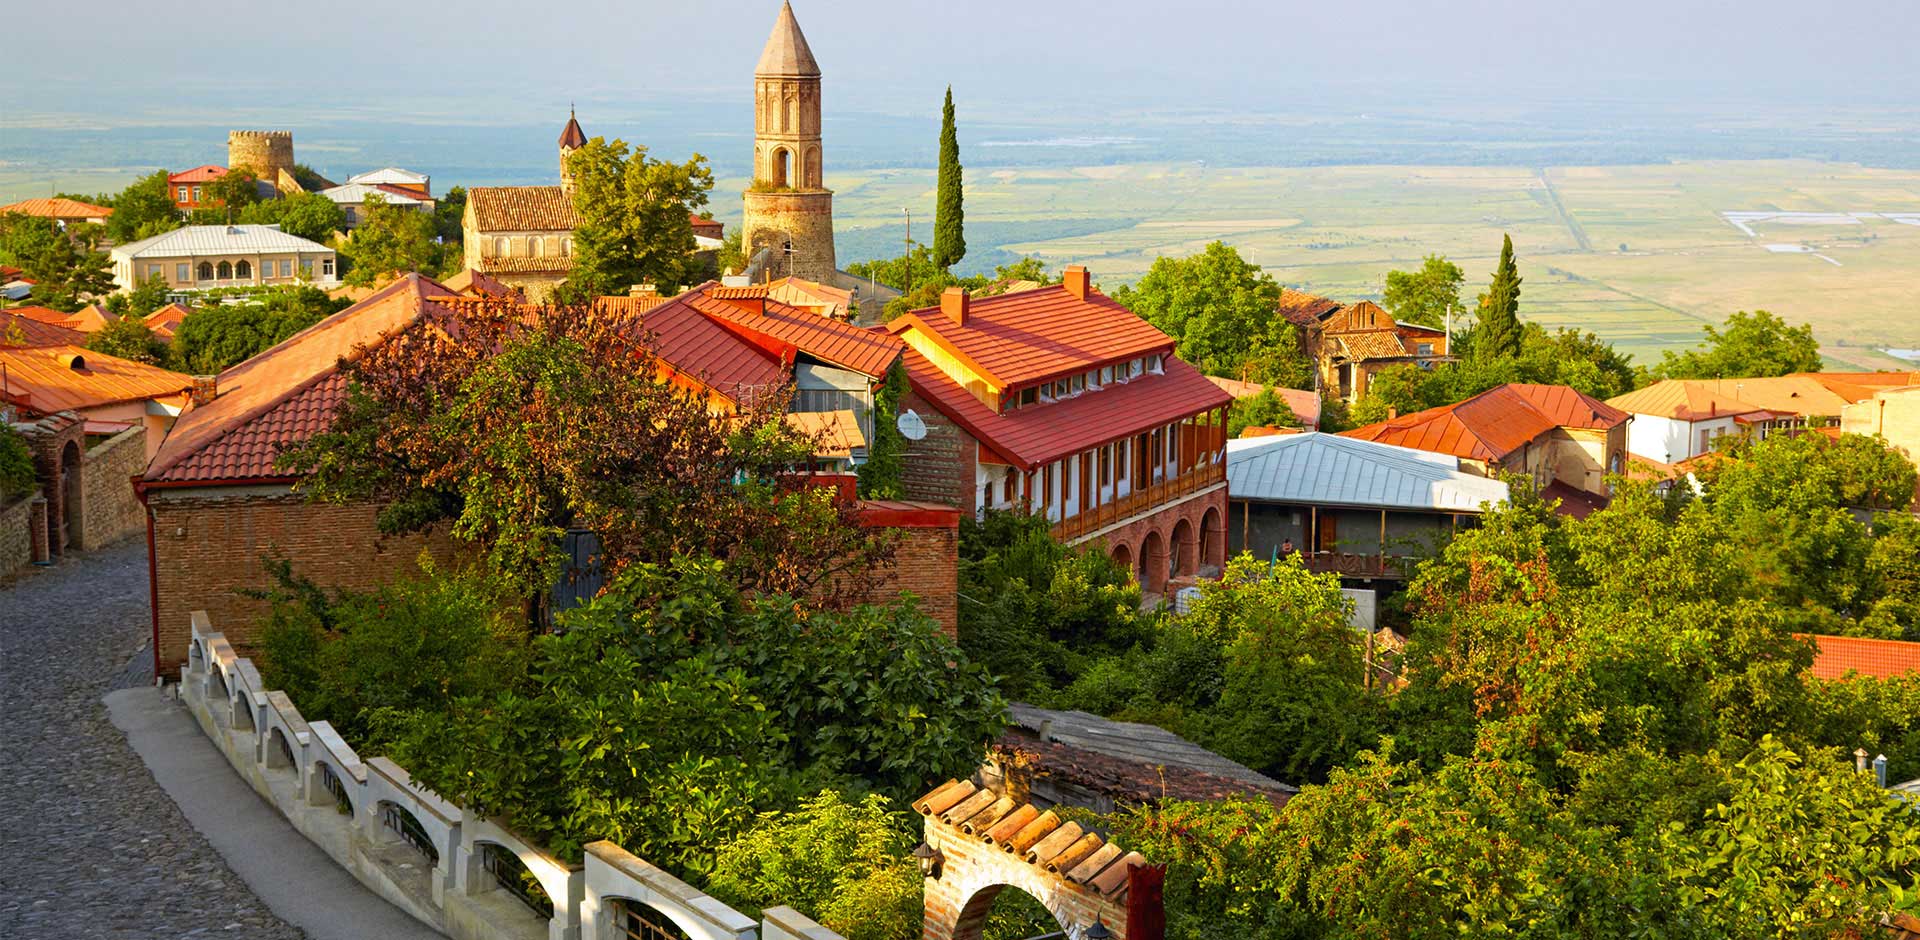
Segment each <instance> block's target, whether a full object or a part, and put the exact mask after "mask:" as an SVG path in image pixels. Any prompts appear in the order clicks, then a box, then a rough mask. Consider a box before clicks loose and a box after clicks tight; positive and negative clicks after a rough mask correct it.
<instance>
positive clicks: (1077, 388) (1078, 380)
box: [1068, 375, 1087, 395]
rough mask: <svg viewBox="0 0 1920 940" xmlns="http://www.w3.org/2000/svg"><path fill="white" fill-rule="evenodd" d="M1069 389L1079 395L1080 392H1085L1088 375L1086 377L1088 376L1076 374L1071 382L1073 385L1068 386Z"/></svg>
mask: <svg viewBox="0 0 1920 940" xmlns="http://www.w3.org/2000/svg"><path fill="white" fill-rule="evenodd" d="M1068 390H1069V391H1071V392H1073V394H1075V395H1078V394H1080V393H1081V392H1084V391H1086V390H1087V377H1086V376H1084V375H1076V376H1074V377H1073V380H1072V384H1071V385H1070V386H1069V388H1068Z"/></svg>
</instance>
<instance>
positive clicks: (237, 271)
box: [147, 258, 333, 284]
mask: <svg viewBox="0 0 1920 940" xmlns="http://www.w3.org/2000/svg"><path fill="white" fill-rule="evenodd" d="M278 268H279V271H280V273H279V275H278V276H279V277H292V276H293V259H292V258H281V259H280V260H279V262H278ZM164 270H165V268H164V267H163V266H161V265H157V264H150V265H147V277H149V278H155V277H159V276H160V275H161V272H162V271H164ZM274 270H275V262H274V260H273V259H271V258H269V259H266V260H263V261H261V262H260V277H261V278H262V279H265V278H269V277H274V276H275V275H274ZM300 276H301V277H304V278H309V279H310V278H312V277H313V262H311V261H302V262H300ZM320 276H321V277H322V278H329V277H332V276H333V259H332V258H322V259H320ZM195 280H201V281H235V280H238V281H251V280H253V262H251V261H248V260H247V259H245V258H242V259H240V260H239V261H234V262H227V261H222V262H220V263H219V264H215V263H213V262H211V261H202V262H200V266H199V267H198V268H197V269H196V268H195V267H194V266H193V264H192V263H190V262H186V261H181V262H178V263H176V264H174V266H173V282H174V283H175V284H189V283H192V282H193V281H195Z"/></svg>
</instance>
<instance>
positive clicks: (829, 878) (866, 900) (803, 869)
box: [707, 790, 921, 940]
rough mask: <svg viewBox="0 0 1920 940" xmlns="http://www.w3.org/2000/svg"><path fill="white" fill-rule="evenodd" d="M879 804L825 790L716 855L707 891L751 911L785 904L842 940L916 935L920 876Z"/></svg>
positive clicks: (899, 827)
mask: <svg viewBox="0 0 1920 940" xmlns="http://www.w3.org/2000/svg"><path fill="white" fill-rule="evenodd" d="M891 805H892V804H891V803H889V802H888V800H887V799H886V798H885V797H882V796H879V795H877V794H875V795H869V796H868V797H867V798H866V799H864V800H861V801H859V802H849V801H847V800H846V799H844V798H843V797H842V796H841V795H840V794H838V793H836V792H834V791H832V790H823V791H821V792H820V793H819V794H818V795H817V796H814V797H813V798H811V799H809V800H807V801H805V802H803V803H801V804H800V806H799V807H798V808H796V809H793V810H791V811H789V812H785V813H775V814H772V815H770V816H768V817H767V818H765V819H763V820H761V821H760V822H759V823H758V824H757V825H755V826H754V828H753V829H751V830H749V831H748V832H747V833H746V834H745V835H742V836H741V837H740V838H738V839H735V840H734V841H733V842H730V843H728V844H727V845H726V846H724V847H723V848H721V850H720V852H719V855H718V858H717V860H716V863H715V865H714V871H713V876H712V877H711V878H710V879H709V880H708V882H707V890H708V891H710V892H712V893H713V894H714V896H716V897H718V898H720V899H721V900H722V901H725V902H726V903H728V904H730V905H733V906H734V907H737V908H742V909H745V910H749V911H757V910H762V909H764V908H767V907H770V906H774V905H778V904H786V905H789V906H791V907H793V908H794V909H796V910H798V911H800V912H801V913H802V914H806V915H807V916H809V917H812V918H813V919H814V920H816V921H819V922H820V924H821V925H822V926H824V927H827V928H828V929H830V930H834V931H837V932H838V933H839V934H840V935H841V936H844V937H846V938H847V940H896V938H911V937H918V936H920V926H921V925H920V910H921V898H920V871H919V867H918V865H917V864H916V863H915V862H914V860H913V858H912V857H911V856H910V855H909V854H908V853H909V852H910V851H911V849H912V846H913V844H914V842H915V839H914V837H913V835H912V834H911V830H909V829H907V828H906V821H907V820H906V818H905V817H903V816H902V815H901V814H899V813H896V812H894V811H893V810H892V808H891Z"/></svg>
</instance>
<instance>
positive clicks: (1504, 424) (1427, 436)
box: [1342, 383, 1629, 461]
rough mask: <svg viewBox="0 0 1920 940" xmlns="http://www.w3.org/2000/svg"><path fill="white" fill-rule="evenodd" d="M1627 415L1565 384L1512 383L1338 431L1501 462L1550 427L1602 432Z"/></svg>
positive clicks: (1348, 435) (1367, 438) (1389, 442)
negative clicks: (1453, 401)
mask: <svg viewBox="0 0 1920 940" xmlns="http://www.w3.org/2000/svg"><path fill="white" fill-rule="evenodd" d="M1628 417H1629V415H1628V414H1627V413H1626V412H1624V411H1621V410H1620V409H1618V408H1615V407H1613V406H1612V405H1609V404H1607V403H1606V402H1603V401H1600V400H1599V399H1597V398H1594V397H1592V396H1590V395H1584V394H1581V393H1580V392H1577V391H1574V390H1573V389H1571V388H1567V387H1566V386H1564V385H1525V384H1520V383H1513V384H1508V385H1499V386H1495V387H1494V388H1490V389H1488V390H1486V391H1484V392H1481V393H1480V394H1478V395H1475V396H1473V397H1472V398H1469V399H1467V400H1466V401H1463V402H1458V403H1455V404H1452V405H1442V406H1441V407H1438V408H1428V409H1427V410H1425V411H1419V412H1415V413H1413V414H1410V415H1402V416H1401V417H1398V418H1390V419H1388V420H1386V421H1382V422H1380V423H1378V424H1370V425H1367V426H1366V427H1364V428H1355V429H1353V430H1351V431H1345V432H1342V434H1343V436H1345V437H1355V438H1359V439H1361V440H1368V441H1379V442H1380V443H1383V444H1395V445H1399V446H1401V447H1414V448H1418V449H1420V450H1430V451H1434V452H1436V453H1442V454H1452V455H1454V456H1456V457H1466V458H1470V459H1473V460H1486V461H1492V460H1500V459H1502V458H1504V457H1506V456H1507V455H1508V454H1510V453H1513V452H1514V451H1516V450H1519V449H1520V448H1521V447H1523V446H1525V445H1526V444H1527V443H1528V442H1530V441H1532V440H1534V439H1535V438H1537V437H1539V436H1540V435H1542V434H1545V433H1547V432H1548V431H1551V430H1553V429H1554V428H1584V429H1593V430H1599V429H1606V428H1612V427H1615V426H1617V425H1619V424H1620V423H1621V422H1623V421H1626V420H1627V419H1628Z"/></svg>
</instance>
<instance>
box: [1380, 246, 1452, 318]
mask: <svg viewBox="0 0 1920 940" xmlns="http://www.w3.org/2000/svg"><path fill="white" fill-rule="evenodd" d="M1466 281H1467V275H1466V272H1464V271H1461V270H1460V266H1459V265H1457V264H1454V263H1453V262H1451V261H1448V260H1447V259H1446V258H1445V257H1443V256H1441V255H1428V256H1427V257H1426V260H1425V261H1424V262H1423V263H1422V264H1421V265H1420V270H1418V271H1412V272H1408V271H1388V272H1387V289H1386V294H1385V296H1383V297H1382V298H1381V305H1382V306H1384V307H1386V308H1387V312H1388V313H1391V314H1393V318H1394V319H1395V320H1398V321H1400V322H1402V323H1418V324H1421V325H1422V326H1442V325H1444V324H1445V323H1446V321H1447V313H1448V312H1449V311H1452V310H1456V309H1459V308H1460V306H1461V305H1460V287H1461V285H1463V284H1465V283H1466Z"/></svg>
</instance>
